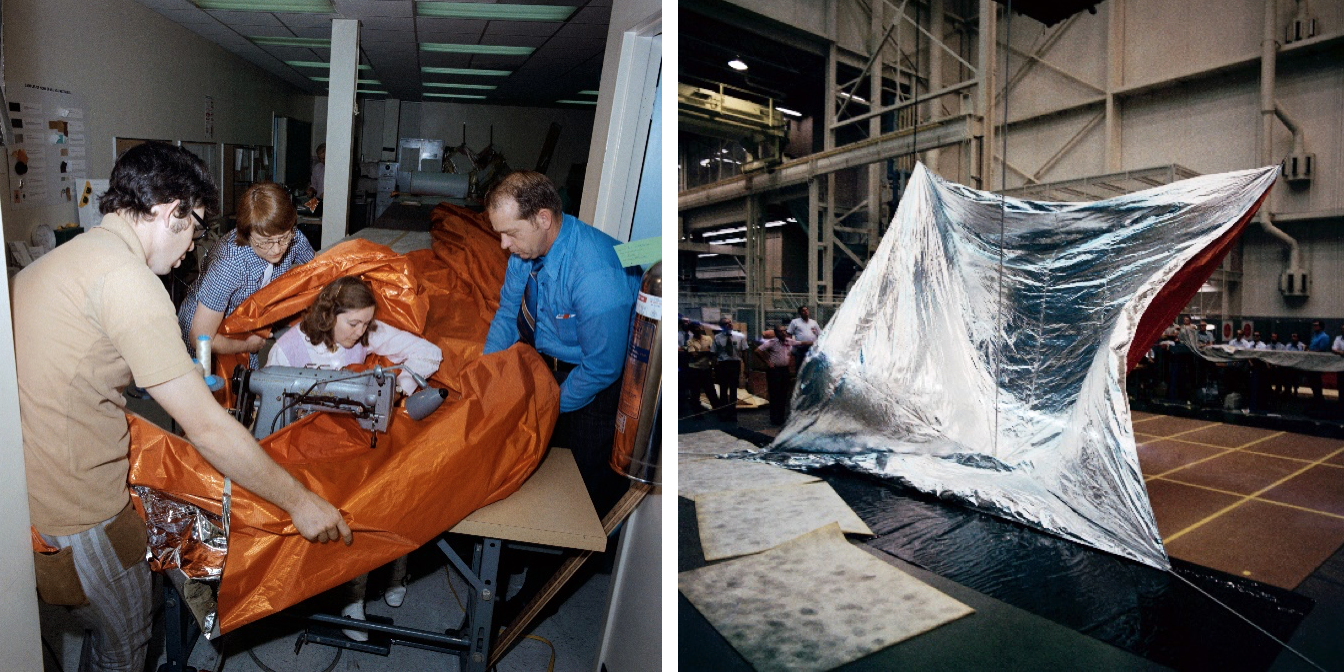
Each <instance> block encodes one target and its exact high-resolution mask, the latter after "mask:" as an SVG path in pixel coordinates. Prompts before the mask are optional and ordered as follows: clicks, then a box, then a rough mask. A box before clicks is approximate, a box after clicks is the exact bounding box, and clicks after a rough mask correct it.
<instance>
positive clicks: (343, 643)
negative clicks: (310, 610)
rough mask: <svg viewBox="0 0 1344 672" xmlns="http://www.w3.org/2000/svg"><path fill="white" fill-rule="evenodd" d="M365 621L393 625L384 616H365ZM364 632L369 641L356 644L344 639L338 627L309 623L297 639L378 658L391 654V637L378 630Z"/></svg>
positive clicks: (352, 620) (355, 622) (353, 620)
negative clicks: (368, 654) (377, 656)
mask: <svg viewBox="0 0 1344 672" xmlns="http://www.w3.org/2000/svg"><path fill="white" fill-rule="evenodd" d="M348 620H349V621H350V622H351V623H353V624H358V623H359V621H356V620H355V619H353V618H352V619H348ZM365 620H366V621H367V622H369V623H378V624H379V625H395V622H394V621H393V620H392V619H390V618H388V617H386V616H375V615H373V614H367V615H366V617H365ZM351 629H352V630H354V629H357V628H353V627H352V628H351ZM366 632H368V633H369V641H367V642H356V641H355V640H353V639H350V638H349V637H346V636H345V634H344V633H342V632H341V628H340V626H335V625H327V624H326V623H314V622H311V621H310V622H309V623H308V625H307V627H305V628H304V632H303V634H302V635H299V637H300V638H301V639H302V640H303V641H307V642H312V643H313V644H323V645H326V646H335V647H338V648H342V649H350V650H352V651H362V652H364V653H376V654H378V655H380V656H386V655H388V654H390V653H391V652H392V636H391V635H389V634H387V633H386V632H381V631H378V630H367V631H366Z"/></svg>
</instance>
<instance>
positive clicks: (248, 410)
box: [231, 366, 397, 439]
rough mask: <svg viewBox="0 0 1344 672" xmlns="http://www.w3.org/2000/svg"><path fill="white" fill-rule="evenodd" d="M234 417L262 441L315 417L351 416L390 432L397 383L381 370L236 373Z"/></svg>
mask: <svg viewBox="0 0 1344 672" xmlns="http://www.w3.org/2000/svg"><path fill="white" fill-rule="evenodd" d="M233 389H234V391H235V392H236V393H237V401H236V403H235V405H234V408H233V409H232V411H231V412H232V413H233V414H234V417H236V418H238V421H239V422H241V423H242V424H243V426H245V427H251V428H252V436H254V437H256V438H258V439H261V438H263V437H266V436H269V435H271V434H273V433H275V432H277V431H279V430H280V429H281V428H283V427H285V426H286V425H288V424H290V423H292V422H294V421H296V420H298V419H299V418H302V417H303V416H305V415H307V414H309V413H312V412H313V411H325V412H327V413H348V414H350V415H353V416H355V418H356V420H358V421H359V426H360V427H363V428H364V429H367V430H370V431H373V432H387V423H388V419H389V418H390V417H391V415H392V402H393V400H394V398H395V396H396V391H397V378H396V376H395V375H394V374H393V373H392V372H390V371H384V370H383V369H381V368H375V369H370V370H368V371H361V372H351V371H345V370H338V371H331V370H327V369H313V368H296V367H292V366H268V367H266V368H264V369H260V370H256V371H253V370H250V369H245V368H243V367H238V368H237V369H235V370H234V372H233Z"/></svg>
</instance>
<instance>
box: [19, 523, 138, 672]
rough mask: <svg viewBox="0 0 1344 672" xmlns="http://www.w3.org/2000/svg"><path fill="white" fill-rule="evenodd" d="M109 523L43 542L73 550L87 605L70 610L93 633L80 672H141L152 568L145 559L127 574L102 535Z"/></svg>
mask: <svg viewBox="0 0 1344 672" xmlns="http://www.w3.org/2000/svg"><path fill="white" fill-rule="evenodd" d="M110 522H112V519H108V520H105V521H103V522H102V523H99V524H97V525H94V526H93V527H91V528H89V529H87V530H85V531H83V532H80V533H79V534H71V535H66V536H52V535H47V534H44V535H42V537H43V538H44V539H46V540H47V543H49V544H52V545H53V546H56V547H57V548H65V547H67V546H69V547H71V548H72V551H71V552H72V553H73V554H74V560H75V569H76V571H78V572H79V581H80V584H81V585H82V586H83V588H84V595H85V597H87V598H88V599H89V601H88V603H87V604H84V605H82V606H78V607H71V608H70V613H71V614H73V615H74V616H75V618H76V619H78V621H79V622H80V624H81V625H83V626H84V628H85V629H87V630H91V631H92V633H93V637H92V641H91V646H85V649H84V656H83V659H82V660H81V661H80V665H79V670H80V672H93V671H95V670H98V671H101V670H128V671H132V672H141V671H142V670H144V668H145V652H146V650H147V649H148V648H149V637H150V629H151V628H150V626H151V623H152V618H153V613H154V605H153V597H152V594H153V590H152V588H153V586H152V582H151V578H150V573H149V564H148V563H146V562H145V561H144V560H143V559H141V560H140V561H139V562H137V563H135V564H134V565H132V566H131V567H130V568H129V569H127V568H123V567H122V566H121V561H120V560H118V559H117V554H116V552H115V551H113V549H112V543H111V542H110V541H108V538H107V534H106V533H104V531H103V528H104V527H106V526H107V524H108V523H110ZM66 669H70V668H69V667H66Z"/></svg>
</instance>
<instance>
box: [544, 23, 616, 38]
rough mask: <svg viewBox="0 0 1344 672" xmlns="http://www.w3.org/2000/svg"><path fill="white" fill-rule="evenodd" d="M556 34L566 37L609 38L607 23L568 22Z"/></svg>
mask: <svg viewBox="0 0 1344 672" xmlns="http://www.w3.org/2000/svg"><path fill="white" fill-rule="evenodd" d="M555 36H556V37H559V38H565V39H568V38H578V39H584V40H605V39H607V24H605V23H566V24H565V25H564V27H562V28H561V29H560V30H557V31H556V32H555Z"/></svg>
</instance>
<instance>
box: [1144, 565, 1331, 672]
mask: <svg viewBox="0 0 1344 672" xmlns="http://www.w3.org/2000/svg"><path fill="white" fill-rule="evenodd" d="M1167 572H1168V573H1169V574H1171V575H1172V576H1174V577H1176V578H1178V579H1180V580H1182V581H1184V582H1185V584H1186V585H1187V586H1190V587H1191V588H1194V589H1195V590H1196V591H1198V592H1199V593H1200V594H1201V595H1203V596H1204V597H1207V598H1209V599H1210V600H1213V602H1214V604H1217V605H1218V606H1220V607H1222V608H1224V609H1226V610H1228V611H1229V612H1232V615H1233V616H1236V617H1237V618H1240V619H1241V620H1243V621H1246V623H1247V625H1250V626H1251V627H1252V628H1255V629H1256V630H1259V631H1260V632H1263V633H1264V634H1265V636H1266V637H1268V638H1270V639H1272V640H1274V642H1275V643H1276V644H1278V645H1279V646H1282V647H1283V648H1285V649H1287V650H1289V651H1292V652H1293V655H1295V656H1297V657H1298V658H1301V659H1302V660H1304V661H1306V663H1307V664H1308V665H1310V666H1312V667H1314V668H1316V669H1318V670H1320V671H1321V672H1326V670H1325V668H1324V667H1321V666H1320V665H1318V664H1316V661H1314V660H1312V659H1310V658H1308V657H1306V656H1305V655H1304V654H1303V653H1302V652H1301V651H1298V650H1297V649H1294V648H1293V647H1291V646H1288V643H1287V642H1284V641H1283V640H1281V639H1279V638H1278V637H1275V636H1274V635H1273V634H1271V633H1270V632H1269V631H1268V630H1266V629H1264V628H1262V627H1260V626H1259V625H1256V624H1255V622H1254V621H1252V620H1251V619H1249V618H1246V617H1245V616H1242V615H1241V614H1239V613H1237V610H1236V609H1233V608H1232V607H1230V606H1228V605H1227V604H1226V603H1224V602H1223V601H1222V600H1219V599H1218V598H1216V597H1214V596H1212V595H1210V594H1208V593H1206V592H1204V589H1203V588H1200V587H1199V586H1196V585H1195V584H1194V582H1192V581H1191V580H1190V579H1187V578H1185V577H1184V576H1181V575H1180V574H1177V573H1176V570H1174V569H1168V570H1167Z"/></svg>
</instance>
